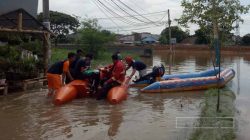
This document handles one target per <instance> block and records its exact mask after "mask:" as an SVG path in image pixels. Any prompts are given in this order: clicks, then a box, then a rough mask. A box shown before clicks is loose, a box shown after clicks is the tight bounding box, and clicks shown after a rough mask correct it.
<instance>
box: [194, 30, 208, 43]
mask: <svg viewBox="0 0 250 140" xmlns="http://www.w3.org/2000/svg"><path fill="white" fill-rule="evenodd" d="M210 35H211V30H209V28H200V29H198V30H196V31H195V37H196V38H197V39H196V40H195V44H210Z"/></svg>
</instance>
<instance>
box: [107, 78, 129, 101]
mask: <svg viewBox="0 0 250 140" xmlns="http://www.w3.org/2000/svg"><path fill="white" fill-rule="evenodd" d="M129 81H130V78H126V79H125V81H124V82H123V83H122V85H121V86H117V87H113V88H112V89H110V90H109V92H108V97H107V99H108V101H109V102H110V103H111V104H119V103H121V102H122V101H123V100H126V99H127V96H128V87H129Z"/></svg>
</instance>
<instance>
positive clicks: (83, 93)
mask: <svg viewBox="0 0 250 140" xmlns="http://www.w3.org/2000/svg"><path fill="white" fill-rule="evenodd" d="M106 74H107V73H106V72H104V71H103V70H100V78H104V77H105V76H106ZM129 81H130V78H126V79H125V81H124V82H123V83H122V85H121V86H117V87H113V88H112V89H111V90H109V92H108V96H107V99H108V101H109V102H110V103H111V104H118V103H121V102H122V101H123V100H126V99H127V95H128V86H129ZM88 84H89V83H88V81H85V80H74V81H72V82H71V83H69V84H67V85H65V86H63V87H61V88H60V89H59V90H58V91H57V92H56V95H55V97H54V100H53V103H54V104H55V105H62V104H64V103H67V102H70V101H72V100H73V99H75V98H77V97H80V98H83V97H87V96H88V95H89V87H88Z"/></svg>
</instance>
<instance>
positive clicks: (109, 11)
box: [96, 0, 134, 25]
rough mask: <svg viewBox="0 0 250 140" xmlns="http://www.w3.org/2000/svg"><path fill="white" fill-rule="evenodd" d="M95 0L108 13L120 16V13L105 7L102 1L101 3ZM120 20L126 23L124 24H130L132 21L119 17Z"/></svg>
mask: <svg viewBox="0 0 250 140" xmlns="http://www.w3.org/2000/svg"><path fill="white" fill-rule="evenodd" d="M96 2H98V3H99V4H100V6H102V7H103V8H104V9H105V10H106V11H107V12H108V13H110V14H111V15H113V16H114V15H115V16H118V17H122V16H121V15H119V14H117V13H116V12H114V11H113V10H112V9H110V8H109V7H107V6H106V5H105V4H104V3H102V2H101V1H100V0H97V1H96ZM121 21H122V22H124V23H126V24H130V25H132V24H133V23H134V22H131V21H128V20H127V19H126V18H122V19H121Z"/></svg>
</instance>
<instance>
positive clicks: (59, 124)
mask: <svg viewBox="0 0 250 140" xmlns="http://www.w3.org/2000/svg"><path fill="white" fill-rule="evenodd" d="M222 58H223V59H222V66H223V67H231V68H234V69H235V71H236V72H237V74H236V77H235V78H234V79H233V82H230V83H229V84H228V87H229V88H230V89H232V91H233V92H235V93H238V95H237V98H236V105H237V109H238V113H237V120H238V126H239V129H238V131H239V132H237V137H238V139H242V140H243V139H247V138H248V137H249V133H248V132H249V130H250V122H249V120H248V118H249V113H250V112H249V109H248V108H249V99H250V96H249V94H248V91H249V87H248V86H249V84H248V81H249V80H250V59H249V58H250V57H249V56H237V55H231V54H230V55H227V54H223V57H222ZM142 60H143V61H144V62H145V63H147V65H149V66H150V67H148V71H151V69H152V67H153V66H154V65H159V64H164V65H165V66H166V73H172V74H176V73H187V72H194V71H195V72H197V71H201V70H206V69H208V68H211V67H212V66H213V65H212V63H211V60H210V53H209V52H208V53H186V52H175V54H172V55H169V53H168V52H164V51H161V52H154V56H153V58H142ZM46 92H47V90H46V89H41V90H36V91H29V93H17V94H12V95H8V96H6V97H4V96H0V131H1V132H4V133H1V136H0V139H18V140H27V139H28V140H29V139H31V140H33V139H56V140H61V139H74V140H75V139H84V140H109V139H117V140H130V139H134V140H140V139H143V140H152V139H155V140H166V139H168V140H182V139H188V137H189V135H190V133H191V132H192V130H191V129H177V128H176V117H192V116H194V117H197V116H199V112H200V103H201V102H202V101H203V93H204V91H195V92H194V91H190V92H178V93H163V94H140V93H139V92H138V89H136V88H131V89H130V94H129V97H128V99H127V101H125V102H123V103H122V104H119V105H115V106H113V105H109V104H108V103H107V102H106V101H96V100H94V99H79V100H74V101H73V102H72V103H68V104H66V105H63V106H61V107H55V106H53V105H52V104H51V99H48V98H45V94H46Z"/></svg>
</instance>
